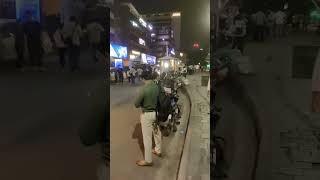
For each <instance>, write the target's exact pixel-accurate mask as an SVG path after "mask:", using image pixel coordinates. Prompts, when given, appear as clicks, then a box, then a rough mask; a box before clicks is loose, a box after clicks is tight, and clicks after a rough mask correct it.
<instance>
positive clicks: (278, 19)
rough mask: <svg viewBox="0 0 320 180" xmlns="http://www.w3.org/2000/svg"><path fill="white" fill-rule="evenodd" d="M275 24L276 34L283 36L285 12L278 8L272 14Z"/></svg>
mask: <svg viewBox="0 0 320 180" xmlns="http://www.w3.org/2000/svg"><path fill="white" fill-rule="evenodd" d="M274 18H275V24H276V36H277V37H283V36H284V28H285V21H286V14H285V13H284V12H283V11H281V10H279V11H278V12H276V13H275V14H274Z"/></svg>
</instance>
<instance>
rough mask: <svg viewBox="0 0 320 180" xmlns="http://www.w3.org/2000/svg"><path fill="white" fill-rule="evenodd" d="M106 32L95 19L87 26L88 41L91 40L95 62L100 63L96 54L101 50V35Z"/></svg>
mask: <svg viewBox="0 0 320 180" xmlns="http://www.w3.org/2000/svg"><path fill="white" fill-rule="evenodd" d="M104 31H105V30H104V28H103V27H102V25H101V24H99V23H98V19H95V20H94V21H93V22H91V23H89V24H88V26H87V33H88V39H89V43H90V47H91V50H92V55H93V58H94V60H95V62H97V61H98V59H97V57H96V53H97V50H98V48H99V44H100V42H101V33H102V32H104Z"/></svg>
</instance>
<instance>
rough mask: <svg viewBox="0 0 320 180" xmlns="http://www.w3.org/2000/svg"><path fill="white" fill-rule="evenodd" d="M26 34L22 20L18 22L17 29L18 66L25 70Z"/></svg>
mask: <svg viewBox="0 0 320 180" xmlns="http://www.w3.org/2000/svg"><path fill="white" fill-rule="evenodd" d="M25 40H26V39H25V34H24V29H23V24H22V23H21V22H20V21H17V23H16V30H15V48H16V51H17V56H18V57H17V64H16V65H17V68H20V69H21V70H23V68H24V66H25V59H24V50H25Z"/></svg>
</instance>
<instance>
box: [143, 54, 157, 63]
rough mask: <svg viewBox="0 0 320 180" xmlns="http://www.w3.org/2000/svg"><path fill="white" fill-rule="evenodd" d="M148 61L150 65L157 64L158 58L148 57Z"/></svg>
mask: <svg viewBox="0 0 320 180" xmlns="http://www.w3.org/2000/svg"><path fill="white" fill-rule="evenodd" d="M146 60H147V63H148V64H156V60H157V58H156V57H155V56H150V55H146Z"/></svg>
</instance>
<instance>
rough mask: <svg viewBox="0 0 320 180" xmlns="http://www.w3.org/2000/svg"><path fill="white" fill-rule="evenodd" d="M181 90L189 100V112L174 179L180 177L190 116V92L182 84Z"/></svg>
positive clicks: (177, 179)
mask: <svg viewBox="0 0 320 180" xmlns="http://www.w3.org/2000/svg"><path fill="white" fill-rule="evenodd" d="M181 92H182V93H183V94H185V95H186V96H187V98H188V100H189V106H190V112H189V116H188V122H187V128H186V133H185V135H184V142H183V146H182V150H181V155H180V158H179V165H178V169H177V173H176V177H175V179H176V180H179V177H180V172H181V171H180V169H181V168H180V167H181V162H182V158H183V155H184V153H183V152H184V148H185V145H186V139H187V135H188V131H189V122H190V116H191V108H192V101H191V96H190V93H189V91H188V90H187V87H186V86H183V88H182V89H181Z"/></svg>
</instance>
